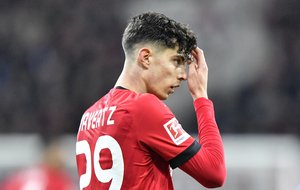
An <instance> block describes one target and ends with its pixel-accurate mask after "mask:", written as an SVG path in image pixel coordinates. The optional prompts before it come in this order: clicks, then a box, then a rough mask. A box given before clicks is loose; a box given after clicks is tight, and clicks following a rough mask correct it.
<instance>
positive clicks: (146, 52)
mask: <svg viewBox="0 0 300 190" xmlns="http://www.w3.org/2000/svg"><path fill="white" fill-rule="evenodd" d="M150 56H151V50H150V49H149V48H146V47H143V48H141V49H140V50H139V52H138V63H139V65H141V66H142V67H143V68H145V69H148V68H149V66H150V60H149V58H150Z"/></svg>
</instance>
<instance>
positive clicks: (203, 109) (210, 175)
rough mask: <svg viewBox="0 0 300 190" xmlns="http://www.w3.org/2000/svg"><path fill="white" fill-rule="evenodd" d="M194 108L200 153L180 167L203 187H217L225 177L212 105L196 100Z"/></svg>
mask: <svg viewBox="0 0 300 190" xmlns="http://www.w3.org/2000/svg"><path fill="white" fill-rule="evenodd" d="M194 107H195V110H196V114H197V121H198V138H199V143H200V144H201V149H200V151H199V152H198V153H197V154H196V155H195V156H194V157H192V158H191V159H190V160H188V161H187V162H186V163H184V164H183V165H182V166H180V169H182V170H183V171H185V172H186V173H188V174H189V175H191V176H192V177H193V178H195V179H196V180H197V181H198V182H199V183H201V184H202V185H203V186H205V187H219V186H221V185H223V183H224V181H225V177H226V168H225V160H224V148H223V143H222V139H221V136H220V133H219V130H218V126H217V123H216V121H215V115H214V109H213V104H212V102H211V101H210V100H207V99H205V98H200V99H197V100H196V101H195V102H194Z"/></svg>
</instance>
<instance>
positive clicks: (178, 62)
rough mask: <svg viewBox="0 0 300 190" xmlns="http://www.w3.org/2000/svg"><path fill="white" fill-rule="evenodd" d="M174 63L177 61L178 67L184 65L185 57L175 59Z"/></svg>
mask: <svg viewBox="0 0 300 190" xmlns="http://www.w3.org/2000/svg"><path fill="white" fill-rule="evenodd" d="M174 63H175V66H176V67H179V66H182V65H184V61H183V59H180V58H176V59H174Z"/></svg>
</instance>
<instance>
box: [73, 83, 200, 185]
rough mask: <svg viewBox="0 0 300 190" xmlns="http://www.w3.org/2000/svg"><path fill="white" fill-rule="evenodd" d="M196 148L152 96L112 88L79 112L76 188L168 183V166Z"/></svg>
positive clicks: (182, 160) (183, 160) (186, 157)
mask: <svg viewBox="0 0 300 190" xmlns="http://www.w3.org/2000/svg"><path fill="white" fill-rule="evenodd" d="M199 150H200V144H199V143H198V142H197V141H195V139H194V138H192V137H191V136H190V135H189V134H188V133H186V132H185V131H184V130H183V128H182V127H181V125H180V123H179V122H178V121H177V119H176V118H175V116H174V115H173V113H172V112H171V111H170V110H169V108H168V107H167V106H166V105H165V104H164V103H163V102H162V101H160V100H159V99H158V98H157V97H156V96H154V95H152V94H148V93H144V94H137V93H135V92H132V91H130V90H126V89H120V88H114V89H112V90H111V91H110V92H109V93H108V94H106V95H105V96H104V97H102V98H101V99H100V100H99V101H97V102H96V103H95V104H94V105H93V106H91V107H90V108H89V109H88V110H87V111H86V112H85V113H84V114H83V116H82V119H81V123H80V126H79V131H78V135H77V143H76V161H77V168H78V174H79V176H80V182H79V183H80V189H86V190H94V189H114V190H115V189H132V190H134V189H156V190H157V189H173V184H172V179H171V174H170V170H171V169H170V166H171V167H172V168H176V167H178V166H182V165H183V167H184V163H186V162H187V161H188V160H190V159H191V158H192V157H193V156H194V155H196V154H197V153H198V152H199Z"/></svg>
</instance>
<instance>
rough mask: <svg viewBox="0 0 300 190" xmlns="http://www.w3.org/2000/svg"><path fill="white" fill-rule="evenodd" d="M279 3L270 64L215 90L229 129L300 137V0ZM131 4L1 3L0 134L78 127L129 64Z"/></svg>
mask: <svg viewBox="0 0 300 190" xmlns="http://www.w3.org/2000/svg"><path fill="white" fill-rule="evenodd" d="M272 2H273V3H272V4H271V5H270V6H269V7H268V9H267V10H266V11H265V13H264V21H263V22H264V24H265V26H266V28H267V31H268V32H269V35H270V36H269V37H270V38H271V39H272V40H274V41H275V42H276V44H277V47H275V48H274V47H270V48H274V49H275V50H274V54H273V56H272V57H271V58H270V59H269V63H267V65H268V69H267V70H265V71H264V72H263V74H261V75H260V76H259V77H257V78H256V80H255V81H254V82H252V83H250V84H248V85H245V86H243V87H242V88H240V89H238V90H236V91H234V93H233V94H230V96H226V97H223V96H222V95H219V94H217V93H214V94H210V97H211V98H212V99H213V100H214V102H215V107H216V115H217V120H218V123H219V126H220V130H221V131H222V132H224V133H291V134H298V135H300V119H299V116H300V108H299V105H300V53H299V50H300V35H299V29H300V20H299V18H300V11H299V9H297V8H296V7H299V5H300V2H299V1H297V0H291V1H289V2H285V1H279V0H273V1H272ZM125 3H126V1H117V0H110V1H108V0H103V1H92V2H91V1H61V0H43V1H38V0H32V1H19V0H16V1H10V0H3V1H1V6H0V92H1V93H0V100H1V101H0V133H31V132H36V133H41V134H51V135H56V134H61V133H76V132H77V130H78V125H79V122H80V118H81V115H82V113H83V111H84V110H85V109H86V108H87V107H88V106H89V105H90V104H91V103H92V102H95V100H97V99H98V98H99V97H101V96H102V95H104V94H105V93H106V92H107V91H108V90H109V89H110V88H111V87H112V86H113V85H114V83H115V81H116V79H117V76H118V75H119V73H120V71H121V69H122V68H121V67H122V66H123V61H124V56H123V52H122V47H121V45H120V44H121V43H120V41H121V35H122V31H123V28H124V27H125V25H126V22H125V21H126V20H124V18H123V17H122V11H123V9H122V6H123V4H125ZM274 10H276V14H274ZM195 122H196V121H195V118H194V115H193V114H191V119H190V120H189V122H187V125H184V127H185V128H186V130H187V131H191V132H192V131H193V129H192V127H191V128H189V126H190V125H193V124H194V123H195Z"/></svg>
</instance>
